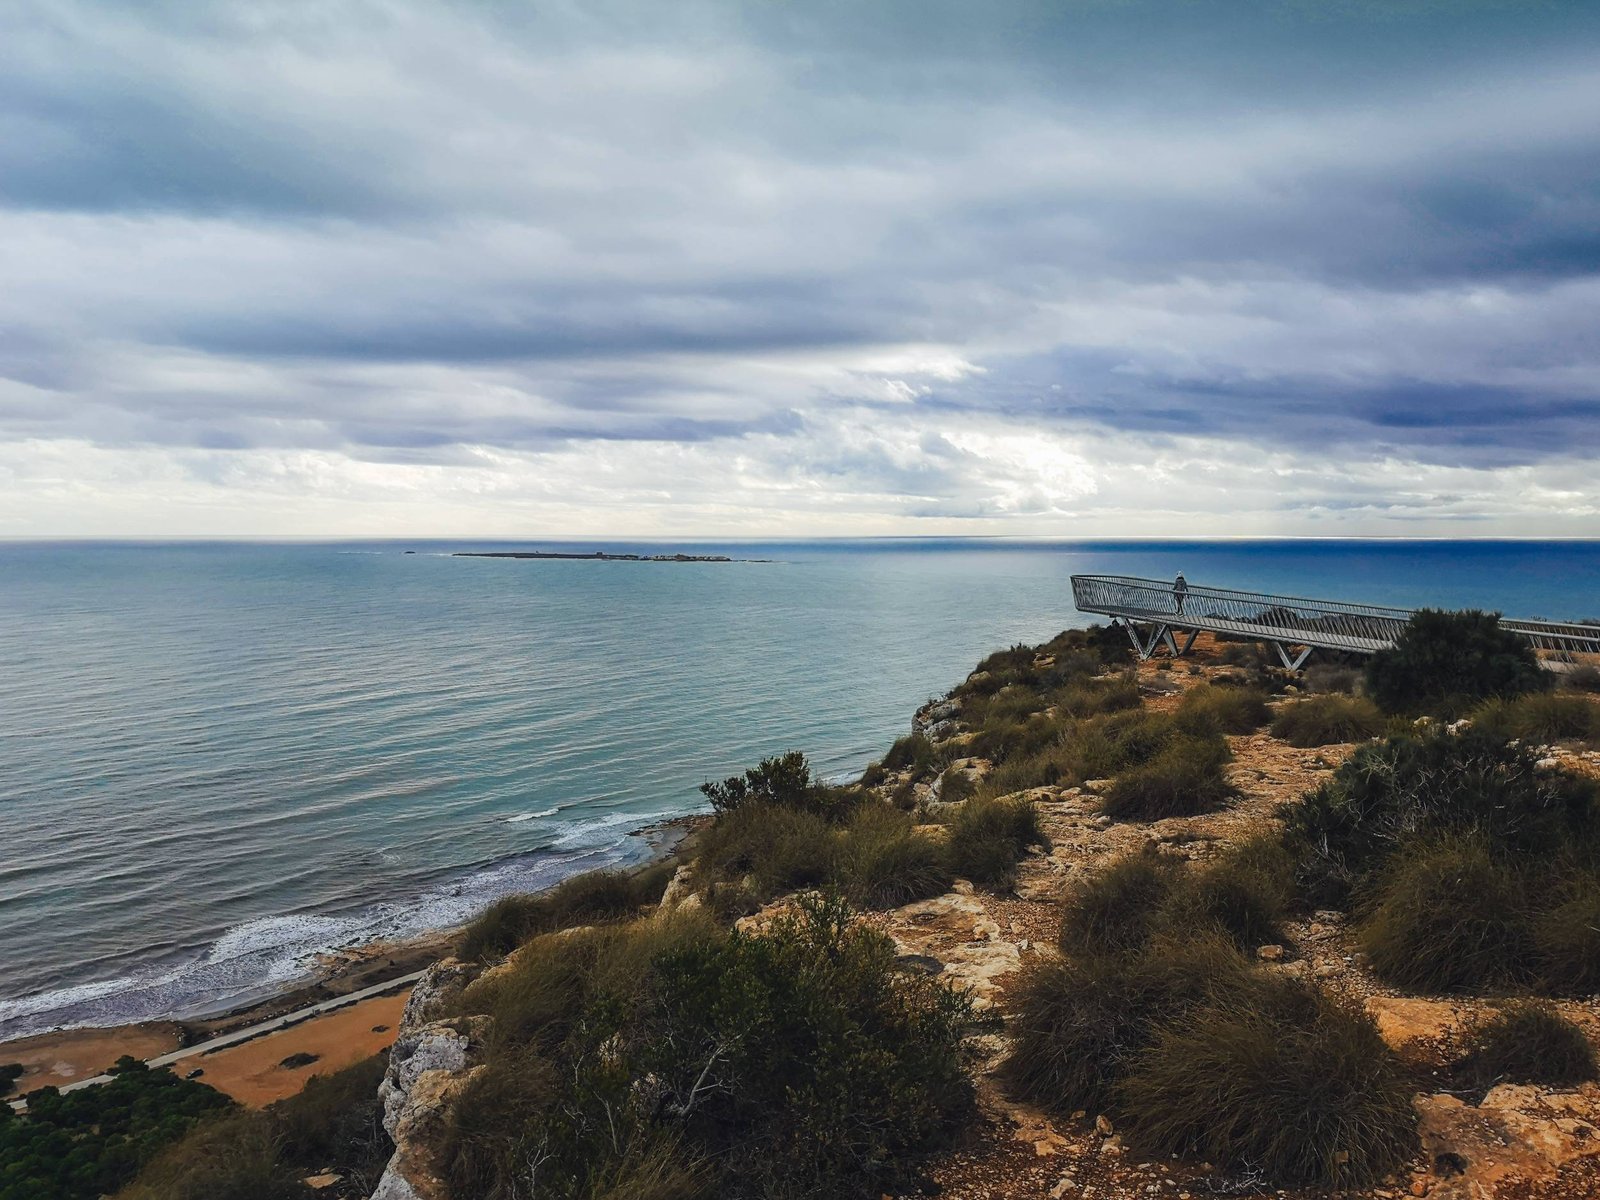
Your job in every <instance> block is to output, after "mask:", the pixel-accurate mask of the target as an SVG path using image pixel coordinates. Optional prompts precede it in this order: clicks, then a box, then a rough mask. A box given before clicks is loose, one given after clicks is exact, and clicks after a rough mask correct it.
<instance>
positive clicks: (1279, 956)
mask: <svg viewBox="0 0 1600 1200" xmlns="http://www.w3.org/2000/svg"><path fill="white" fill-rule="evenodd" d="M1256 957H1257V958H1259V959H1260V960H1261V961H1262V962H1282V961H1283V947H1282V946H1257V947H1256Z"/></svg>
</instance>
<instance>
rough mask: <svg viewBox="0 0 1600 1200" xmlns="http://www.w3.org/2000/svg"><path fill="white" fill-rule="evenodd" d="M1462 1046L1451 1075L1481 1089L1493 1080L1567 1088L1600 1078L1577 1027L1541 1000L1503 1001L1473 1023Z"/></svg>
mask: <svg viewBox="0 0 1600 1200" xmlns="http://www.w3.org/2000/svg"><path fill="white" fill-rule="evenodd" d="M1467 1044H1468V1050H1467V1053H1466V1054H1465V1055H1464V1056H1463V1058H1462V1059H1461V1061H1460V1062H1459V1063H1457V1064H1456V1067H1455V1075H1456V1078H1457V1079H1458V1080H1460V1081H1461V1082H1463V1083H1465V1084H1467V1086H1469V1087H1472V1088H1475V1089H1476V1090H1478V1091H1481V1092H1487V1091H1488V1090H1489V1089H1490V1088H1492V1087H1494V1086H1495V1085H1496V1084H1497V1083H1538V1084H1543V1085H1544V1086H1546V1087H1558V1088H1570V1087H1574V1086H1576V1085H1577V1084H1580V1083H1585V1082H1587V1081H1589V1080H1591V1079H1595V1078H1597V1077H1600V1068H1597V1066H1596V1063H1595V1057H1594V1048H1593V1047H1592V1046H1590V1045H1589V1039H1588V1038H1586V1037H1585V1036H1584V1034H1583V1030H1581V1029H1579V1028H1578V1027H1577V1026H1576V1025H1574V1024H1573V1023H1572V1022H1571V1021H1569V1020H1567V1019H1566V1018H1565V1017H1563V1016H1562V1015H1561V1014H1560V1013H1558V1012H1557V1011H1556V1010H1555V1009H1554V1008H1552V1007H1551V1006H1550V1005H1549V1004H1548V1003H1544V1002H1541V1001H1530V1002H1523V1003H1519V1004H1510V1005H1507V1006H1506V1007H1504V1008H1502V1009H1501V1010H1500V1011H1499V1012H1497V1013H1495V1014H1494V1015H1493V1016H1492V1017H1490V1018H1488V1019H1487V1020H1485V1021H1483V1022H1481V1023H1479V1024H1478V1025H1476V1026H1474V1027H1473V1028H1472V1029H1471V1030H1470V1031H1469V1032H1468V1035H1467Z"/></svg>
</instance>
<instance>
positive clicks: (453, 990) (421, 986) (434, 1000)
mask: <svg viewBox="0 0 1600 1200" xmlns="http://www.w3.org/2000/svg"><path fill="white" fill-rule="evenodd" d="M477 977H478V968H477V967H475V966H473V965H472V964H471V963H464V962H462V961H461V960H460V959H457V958H442V959H440V960H439V961H438V962H436V963H434V964H433V966H431V967H429V968H428V969H427V970H426V971H424V972H423V973H422V978H421V979H419V980H417V985H416V986H415V987H414V988H412V989H411V997H410V999H408V1000H407V1001H406V1007H405V1011H404V1012H403V1013H401V1014H400V1030H401V1032H402V1033H403V1032H405V1030H407V1029H416V1028H420V1027H421V1026H423V1025H426V1024H427V1023H428V1022H430V1021H437V1020H438V1019H439V1018H440V1017H442V1016H444V1015H445V1013H446V1012H448V1011H449V1010H450V1008H451V1007H452V1006H453V1005H454V1004H455V1002H456V1001H457V1000H458V999H459V998H460V996H461V993H462V992H464V991H465V990H466V987H467V984H469V983H471V982H472V981H473V980H474V979H476V978H477Z"/></svg>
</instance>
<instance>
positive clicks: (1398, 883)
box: [1359, 837, 1532, 992]
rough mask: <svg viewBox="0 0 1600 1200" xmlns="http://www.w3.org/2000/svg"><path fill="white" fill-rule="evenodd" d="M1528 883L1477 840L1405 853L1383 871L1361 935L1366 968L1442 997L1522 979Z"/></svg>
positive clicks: (1526, 960)
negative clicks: (1366, 962)
mask: <svg viewBox="0 0 1600 1200" xmlns="http://www.w3.org/2000/svg"><path fill="white" fill-rule="evenodd" d="M1527 894H1528V891H1527V883H1526V880H1524V879H1522V878H1520V877H1519V876H1518V874H1517V873H1516V872H1515V871H1513V870H1512V869H1510V868H1508V867H1506V866H1504V865H1502V864H1500V863H1497V862H1495V861H1494V860H1493V859H1492V858H1491V857H1490V855H1489V851H1488V849H1487V846H1486V844H1485V842H1484V841H1483V839H1482V838H1478V837H1473V838H1465V837H1450V838H1444V839H1441V840H1438V841H1435V842H1431V843H1427V844H1422V845H1418V846H1416V847H1414V848H1413V847H1408V848H1407V849H1406V850H1405V851H1404V852H1403V853H1401V854H1399V855H1396V856H1395V858H1394V859H1393V860H1392V861H1391V862H1390V864H1389V866H1388V868H1387V869H1386V870H1385V872H1384V874H1383V876H1382V878H1381V882H1380V885H1379V888H1378V892H1377V897H1376V901H1375V903H1373V904H1372V906H1371V909H1370V912H1369V913H1368V915H1367V916H1366V918H1365V919H1364V920H1363V922H1362V924H1361V926H1360V929H1359V936H1360V939H1361V945H1362V948H1363V949H1365V950H1366V952H1367V954H1368V956H1369V957H1370V959H1371V962H1372V969H1373V970H1374V971H1375V972H1376V973H1377V974H1378V975H1379V976H1380V977H1382V978H1383V979H1385V980H1388V981H1389V982H1391V983H1394V984H1397V985H1399V986H1401V987H1405V988H1411V989H1416V990H1420V991H1430V992H1442V991H1453V990H1457V989H1461V988H1475V987H1483V986H1489V985H1495V984H1506V983H1511V982H1515V981H1517V980H1520V979H1522V978H1524V977H1525V976H1526V975H1527V973H1528V968H1529V964H1530V959H1531V949H1532V948H1531V934H1530V930H1529V928H1528V922H1527V917H1526V913H1525V907H1526V896H1527Z"/></svg>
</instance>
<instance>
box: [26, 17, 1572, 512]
mask: <svg viewBox="0 0 1600 1200" xmlns="http://www.w3.org/2000/svg"><path fill="white" fill-rule="evenodd" d="M1597 113H1600V11H1597V10H1596V9H1595V7H1594V6H1592V5H1579V4H1571V5H1566V4H1558V3H1539V2H1532V3H1523V4H1517V3H1491V2H1489V0H1483V2H1480V3H1471V2H1463V3H1452V4H1448V5H1446V4H1431V3H1426V2H1422V0H1411V2H1405V3H1402V2H1401V0H1395V2H1394V3H1382V2H1380V0H1370V2H1350V3H1346V4H1342V5H1329V4H1316V5H1313V4H1310V3H1298V2H1291V0H1279V2H1275V3H1265V2H1264V3H1261V4H1253V5H1241V4H1237V3H1221V2H1218V3H1203V2H1192V3H1185V4H1176V3H1153V2H1151V3H1142V2H1140V0H1121V2H1113V0H1103V2H1095V0H1080V2H1078V3H1067V4H1061V3H1043V2H1040V3H1036V4H1035V3H1022V2H1020V0H1019V2H1000V3H995V4H990V5H982V6H975V5H968V4H959V3H948V4H942V3H927V2H918V3H915V4H911V3H906V4H891V3H880V4H873V5H859V4H845V3H827V2H819V3H815V4H810V5H803V6H800V5H797V6H787V5H783V6H780V5H749V6H744V5H733V4H709V3H708V4H694V3H687V4H683V5H670V6H662V5H649V4H634V3H621V2H612V3H583V4H579V3H571V4H549V5H538V6H514V5H493V4H488V3H484V4H481V5H448V6H446V5H432V4H420V3H406V2H403V0H389V2H385V3H377V2H369V3H357V4H342V5H325V4H319V3H310V2H307V3H280V4H273V5H266V6H262V5H249V6H245V5H239V6H230V5H218V6H205V7H204V9H201V8H200V7H198V6H193V5H180V4H176V3H173V4H170V5H166V6H161V5H151V4H149V3H141V4H133V3H128V4H111V3H102V4H86V3H73V2H71V0H52V2H50V3H32V2H31V0H24V2H23V3H22V4H20V5H13V6H11V7H10V8H8V9H7V10H6V13H5V14H4V15H0V280H3V281H4V285H5V286H4V287H3V288H0V536H5V535H11V534H17V535H21V534H53V533H65V534H73V533H107V534H111V533H130V534H133V533H138V534H163V533H219V534H224V533H275V534H294V533H307V534H309V533H360V534H383V533H392V534H413V533H444V534H471V533H482V534H491V533H492V534H499V535H516V534H527V535H546V536H548V535H560V534H563V533H568V534H573V535H591V536H592V535H600V534H606V533H615V534H659V535H663V536H668V535H673V534H716V533H728V534H763V535H764V534H776V533H782V534H796V533H808V532H815V533H829V532H837V533H846V532H848V533H872V532H884V533H887V532H956V531H959V532H978V531H985V530H988V531H993V532H1026V533H1059V534H1067V535H1096V534H1124V533H1182V534H1196V533H1206V532H1218V533H1224V532H1226V533H1239V532H1253V533H1412V532H1416V533H1436V532H1438V533H1449V532H1456V533H1468V532H1472V533H1517V534H1539V533H1547V534H1566V535H1581V534H1586V533H1587V534H1595V533H1600V522H1597V521H1596V516H1597V513H1600V484H1597V483H1595V482H1593V480H1595V479H1597V478H1600V471H1597V470H1596V467H1597V460H1600V339H1597V338H1596V336H1595V333H1594V331H1595V329H1596V328H1600V120H1597V119H1596V116H1595V114H1597Z"/></svg>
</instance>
